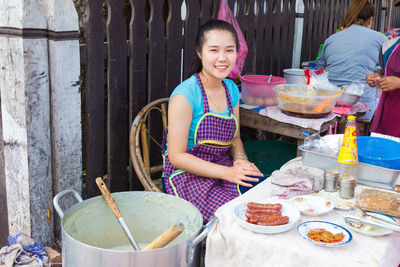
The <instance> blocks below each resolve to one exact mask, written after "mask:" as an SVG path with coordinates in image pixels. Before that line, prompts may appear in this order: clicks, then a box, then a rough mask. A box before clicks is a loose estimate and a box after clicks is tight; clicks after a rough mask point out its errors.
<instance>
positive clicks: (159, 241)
mask: <svg viewBox="0 0 400 267" xmlns="http://www.w3.org/2000/svg"><path fill="white" fill-rule="evenodd" d="M184 230H185V226H184V225H183V224H182V223H178V224H175V225H173V226H171V227H170V228H169V229H168V230H166V231H165V232H164V233H162V234H161V235H160V236H158V237H157V238H156V239H154V240H153V241H152V242H151V243H150V244H148V245H147V246H146V247H145V248H144V249H142V250H150V249H155V248H162V247H164V246H166V245H167V244H169V243H170V242H171V241H172V240H174V239H175V238H177V237H178V236H179V235H180V234H181V233H182V232H183V231H184Z"/></svg>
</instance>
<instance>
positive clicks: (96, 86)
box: [83, 0, 380, 196]
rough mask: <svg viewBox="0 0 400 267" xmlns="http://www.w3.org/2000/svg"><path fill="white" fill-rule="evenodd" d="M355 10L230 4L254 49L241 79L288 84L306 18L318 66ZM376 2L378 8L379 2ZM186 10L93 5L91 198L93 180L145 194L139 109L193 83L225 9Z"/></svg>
mask: <svg viewBox="0 0 400 267" xmlns="http://www.w3.org/2000/svg"><path fill="white" fill-rule="evenodd" d="M349 2H350V0H304V6H305V12H304V15H303V14H297V13H296V10H295V6H296V0H228V3H229V6H230V7H231V10H235V16H236V17H237V20H238V22H239V25H240V27H241V29H242V31H243V33H244V35H245V38H246V42H247V45H248V47H249V53H248V56H247V59H246V62H245V65H244V70H243V74H245V73H257V74H274V75H279V76H282V74H283V73H282V70H283V69H285V68H290V67H291V66H292V57H293V46H294V34H295V32H294V31H295V30H294V29H295V19H296V17H297V18H299V17H302V16H303V17H304V27H303V41H302V53H301V60H302V61H308V60H313V59H315V57H316V55H317V52H318V48H319V45H320V44H321V43H323V41H324V40H325V39H326V37H328V36H329V35H330V34H332V33H334V32H335V30H336V29H337V28H339V27H340V22H341V18H342V16H343V13H344V10H346V8H347V6H348V4H349ZM373 2H374V3H375V2H376V3H377V7H378V8H379V7H380V6H379V3H378V2H380V1H373ZM182 3H183V1H182V0H179V1H178V0H165V1H160V0H147V1H145V0H130V2H129V4H128V5H127V4H126V3H125V1H124V0H107V1H106V4H107V5H106V6H104V5H103V0H90V1H88V6H87V8H88V9H89V11H88V14H89V16H88V23H87V25H86V27H85V31H84V36H85V42H86V46H85V51H84V53H83V55H84V58H83V60H84V61H85V63H86V64H85V65H86V69H85V71H84V72H83V73H84V75H85V77H84V82H85V87H86V92H85V94H84V99H83V103H85V106H84V107H83V112H84V116H85V117H84V120H85V127H84V144H85V147H84V149H85V151H84V155H85V157H84V167H85V170H86V182H87V183H86V184H87V187H86V189H87V192H86V193H87V196H93V195H97V194H99V192H98V189H97V187H96V185H95V182H94V179H95V178H96V177H97V176H104V175H106V174H107V175H108V178H109V179H110V180H111V185H110V187H111V191H124V190H129V189H135V190H137V189H140V188H141V185H140V184H139V183H138V182H137V179H134V178H135V174H134V173H132V171H130V169H129V167H128V166H129V153H128V132H129V128H130V124H131V122H132V120H133V119H134V117H135V115H136V114H137V113H138V111H139V110H140V108H142V107H143V106H145V105H146V104H147V103H149V102H150V101H152V100H155V99H158V98H161V97H167V96H169V95H170V93H171V92H172V90H173V89H174V88H175V87H176V86H177V85H178V84H179V83H180V81H181V80H182V79H185V78H186V77H187V76H188V73H189V72H190V69H191V68H190V67H191V63H192V59H193V57H194V55H195V54H194V53H195V49H194V47H195V43H194V42H195V36H196V32H197V28H198V26H199V25H200V24H202V23H204V22H205V21H207V20H208V19H209V18H211V17H213V18H215V17H216V15H217V13H218V9H219V0H201V1H199V0H186V1H184V3H185V6H186V9H185V12H183V14H186V16H185V17H184V18H182V12H181V9H182ZM132 7H133V8H132ZM105 11H107V13H105ZM104 14H108V16H107V22H106V23H105V20H104ZM124 14H128V16H126V15H125V17H124ZM127 17H128V20H129V19H130V21H129V24H128V23H126V20H127V19H126V18H127ZM379 21H380V20H375V22H376V23H378V22H379ZM377 26H379V25H375V27H377ZM104 29H105V30H104ZM155 160H157V159H155ZM132 176H133V179H132Z"/></svg>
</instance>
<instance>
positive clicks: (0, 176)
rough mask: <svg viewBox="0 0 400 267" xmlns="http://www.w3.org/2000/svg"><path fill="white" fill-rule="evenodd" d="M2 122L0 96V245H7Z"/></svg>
mask: <svg viewBox="0 0 400 267" xmlns="http://www.w3.org/2000/svg"><path fill="white" fill-rule="evenodd" d="M2 125H3V122H2V112H1V96H0V214H1V216H0V244H2V245H4V244H7V237H8V211H7V190H6V176H5V173H4V171H5V170H4V154H3V126H2Z"/></svg>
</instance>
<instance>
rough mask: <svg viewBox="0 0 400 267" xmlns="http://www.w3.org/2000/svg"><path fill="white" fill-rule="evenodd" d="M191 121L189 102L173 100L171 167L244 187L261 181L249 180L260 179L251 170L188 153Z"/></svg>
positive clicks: (170, 120) (170, 109)
mask: <svg viewBox="0 0 400 267" xmlns="http://www.w3.org/2000/svg"><path fill="white" fill-rule="evenodd" d="M191 121H192V108H191V106H190V104H189V102H188V101H187V99H186V98H185V97H184V96H183V95H175V96H173V97H172V99H171V100H170V102H169V107H168V157H169V160H170V162H171V164H172V165H174V166H175V167H177V168H179V169H182V170H185V171H187V172H190V173H192V174H195V175H198V176H203V177H209V178H217V179H223V180H227V181H230V182H232V183H236V184H240V185H243V186H251V185H250V184H247V183H246V182H245V181H252V182H257V180H258V179H255V178H250V177H247V176H246V175H254V176H260V175H261V174H260V172H257V171H255V170H254V167H252V166H247V165H246V166H244V165H243V164H241V165H240V166H233V167H225V166H222V165H218V164H214V163H211V162H208V161H205V160H202V159H200V158H198V157H196V156H194V155H191V154H189V153H187V152H186V149H187V140H188V136H189V129H190V124H191ZM242 149H243V145H242ZM243 151H244V150H243ZM248 165H251V164H248Z"/></svg>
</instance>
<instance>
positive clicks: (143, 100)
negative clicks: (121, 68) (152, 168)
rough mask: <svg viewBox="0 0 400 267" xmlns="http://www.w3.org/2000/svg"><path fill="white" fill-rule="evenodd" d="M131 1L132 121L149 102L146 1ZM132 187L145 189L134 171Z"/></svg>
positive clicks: (130, 107) (130, 98) (130, 100)
mask: <svg viewBox="0 0 400 267" xmlns="http://www.w3.org/2000/svg"><path fill="white" fill-rule="evenodd" d="M130 3H131V6H134V7H135V8H133V9H132V20H131V21H130V24H129V40H130V42H129V44H130V46H129V49H130V58H129V116H130V118H129V122H130V123H132V121H133V119H134V118H135V116H136V115H137V114H138V113H139V111H140V109H141V108H142V107H144V106H145V105H146V104H147V61H146V56H147V38H146V35H147V23H146V19H145V8H146V7H145V4H146V3H145V1H142V0H130ZM132 170H133V169H132ZM130 189H131V190H142V189H143V186H142V184H141V183H140V181H139V179H138V178H137V175H136V173H132V181H131V185H130Z"/></svg>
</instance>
